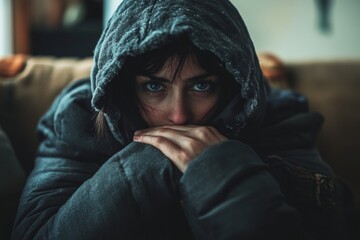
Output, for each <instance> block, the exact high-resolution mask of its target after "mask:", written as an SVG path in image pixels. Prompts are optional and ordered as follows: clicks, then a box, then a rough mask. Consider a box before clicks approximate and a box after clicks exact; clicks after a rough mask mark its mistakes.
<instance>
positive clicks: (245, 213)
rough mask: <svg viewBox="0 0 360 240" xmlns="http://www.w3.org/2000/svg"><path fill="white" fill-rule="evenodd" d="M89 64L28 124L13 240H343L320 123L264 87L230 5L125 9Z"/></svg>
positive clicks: (214, 1)
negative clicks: (30, 133)
mask: <svg viewBox="0 0 360 240" xmlns="http://www.w3.org/2000/svg"><path fill="white" fill-rule="evenodd" d="M94 61H95V63H94V66H93V69H92V74H91V79H90V83H89V82H88V81H86V80H85V81H80V82H77V83H76V84H73V85H71V86H69V87H68V88H67V89H66V90H65V91H64V92H63V93H62V94H61V96H59V97H58V98H57V100H56V101H55V103H54V104H53V106H52V107H51V109H50V110H49V112H48V113H47V114H46V115H45V116H44V117H43V118H42V120H41V122H40V125H39V131H40V135H41V138H42V143H41V145H40V148H39V151H38V156H37V159H36V166H35V168H34V170H33V172H32V174H31V175H30V177H29V179H28V181H27V184H26V187H25V189H24V192H23V196H22V200H21V202H20V207H19V211H18V216H17V220H16V223H15V225H16V226H15V228H14V234H13V238H14V239H121V238H123V239H267V238H270V239H297V238H299V239H335V238H339V237H341V238H342V239H344V238H346V237H348V235H346V234H347V232H346V227H345V226H344V219H343V218H342V217H341V216H340V215H339V214H338V210H339V209H340V210H342V205H341V199H342V193H341V190H342V189H341V187H340V185H339V184H338V183H337V181H336V179H335V178H334V176H333V173H332V171H331V169H330V168H329V167H328V166H327V165H326V164H325V163H324V162H323V161H322V160H321V159H320V157H319V155H318V154H317V152H316V151H315V150H314V138H315V135H316V133H317V131H318V129H319V127H320V125H321V123H322V117H321V116H319V115H318V114H316V113H308V112H307V106H306V101H305V99H304V98H303V97H301V96H298V95H295V94H293V93H290V92H281V91H275V90H271V89H270V88H269V87H267V85H266V84H265V82H264V79H263V77H262V74H261V71H260V68H259V64H258V61H257V58H256V54H255V50H254V48H253V45H252V42H251V39H250V37H249V35H248V33H247V30H246V27H245V25H244V23H243V21H242V19H241V17H240V16H239V14H238V12H237V11H236V9H235V8H234V7H233V6H232V5H231V3H230V2H229V1H225V0H223V1H219V0H210V1H201V0H182V1H174V0H158V1H155V0H154V1H150V0H147V1H145V0H143V1H141V0H139V1H131V0H128V1H127V0H125V1H124V2H123V3H122V4H121V5H120V6H119V8H118V9H117V11H116V12H115V14H114V15H113V17H112V18H111V20H110V21H109V22H108V24H107V27H106V29H105V30H104V32H103V34H102V36H101V38H100V41H99V43H98V45H97V47H96V49H95V56H94ZM95 119H96V120H95ZM95 122H96V124H95Z"/></svg>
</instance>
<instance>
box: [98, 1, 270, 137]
mask: <svg viewBox="0 0 360 240" xmlns="http://www.w3.org/2000/svg"><path fill="white" fill-rule="evenodd" d="M177 36H186V37H187V38H188V39H189V40H190V41H191V42H192V43H193V44H194V45H195V46H197V47H198V48H199V49H201V50H208V51H210V52H212V53H213V54H215V55H216V56H217V57H218V58H219V59H220V60H221V61H222V62H223V63H224V65H225V67H226V69H227V70H228V71H229V73H231V74H232V75H233V76H234V79H235V81H236V82H237V83H238V87H239V89H238V92H237V94H236V96H235V97H234V98H233V99H232V100H231V102H230V103H229V104H228V105H227V106H226V107H225V109H224V110H223V111H222V112H221V113H220V114H219V116H217V117H216V118H215V119H214V121H215V122H216V125H217V126H219V127H220V128H221V129H223V131H225V132H227V133H228V134H233V135H236V134H239V132H240V131H241V130H242V129H244V128H246V127H247V126H249V125H258V124H259V123H260V122H261V121H262V119H263V114H264V113H265V104H266V91H265V84H264V79H263V77H262V74H261V70H260V67H259V64H258V59H257V56H256V52H255V49H254V46H253V43H252V41H251V39H250V36H249V34H248V31H247V28H246V26H245V24H244V22H243V20H242V18H241V16H240V15H239V13H238V11H237V10H236V8H235V7H234V6H233V5H232V4H231V3H230V1H228V0H206V1H204V0H124V1H123V2H122V3H121V4H120V6H119V7H118V9H117V10H116V12H115V13H114V14H113V16H112V18H111V19H110V20H109V22H108V23H107V25H106V28H105V30H104V32H103V34H102V36H101V38H100V40H99V42H98V44H97V46H96V49H95V55H94V66H93V69H92V73H91V87H92V92H93V97H92V106H93V107H94V108H95V110H97V111H99V110H100V109H103V110H104V113H105V117H106V120H107V122H108V124H109V127H110V129H111V131H112V133H113V134H114V137H115V138H116V139H118V140H119V141H122V137H121V133H119V129H118V126H117V123H118V122H119V119H120V118H121V112H119V111H115V109H113V108H112V107H111V106H105V104H107V103H108V102H109V101H106V100H107V98H109V97H111V96H110V94H109V93H108V92H107V91H106V89H107V86H108V85H109V83H110V82H111V81H114V80H115V79H116V80H117V81H127V79H118V78H116V77H117V76H118V74H119V72H120V70H121V68H122V66H123V65H124V62H125V61H126V58H127V57H129V56H137V55H140V54H143V53H145V52H147V51H150V50H153V49H156V48H159V47H161V46H163V45H164V44H166V43H168V42H169V41H170V40H171V39H173V38H174V37H177Z"/></svg>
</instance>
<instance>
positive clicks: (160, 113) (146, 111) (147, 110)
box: [138, 101, 166, 127]
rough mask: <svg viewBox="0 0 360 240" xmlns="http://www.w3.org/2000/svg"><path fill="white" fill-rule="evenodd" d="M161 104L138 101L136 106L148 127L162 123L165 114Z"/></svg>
mask: <svg viewBox="0 0 360 240" xmlns="http://www.w3.org/2000/svg"><path fill="white" fill-rule="evenodd" d="M161 106H162V105H159V104H154V102H152V101H150V102H149V103H147V102H144V101H141V102H140V101H139V104H138V107H139V109H140V114H141V117H142V119H143V120H144V121H145V123H146V124H147V125H148V126H149V127H156V126H160V125H162V122H163V120H164V118H165V115H166V114H165V113H164V109H163V108H162V107H161Z"/></svg>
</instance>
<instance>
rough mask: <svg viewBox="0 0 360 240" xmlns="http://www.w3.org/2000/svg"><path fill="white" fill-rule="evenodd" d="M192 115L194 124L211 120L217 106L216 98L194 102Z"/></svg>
mask: <svg viewBox="0 0 360 240" xmlns="http://www.w3.org/2000/svg"><path fill="white" fill-rule="evenodd" d="M194 103H195V104H194V106H193V114H194V121H195V123H203V122H206V121H208V120H210V119H211V117H213V115H214V114H215V112H216V111H217V106H218V96H217V95H216V96H212V97H209V98H205V99H201V100H199V99H197V101H194Z"/></svg>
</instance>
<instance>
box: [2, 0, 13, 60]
mask: <svg viewBox="0 0 360 240" xmlns="http://www.w3.org/2000/svg"><path fill="white" fill-rule="evenodd" d="M10 13H11V0H0V36H1V37H0V57H2V56H6V55H9V54H11V53H12V50H13V49H12V31H11V28H12V21H11V19H12V18H11V14H10Z"/></svg>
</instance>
